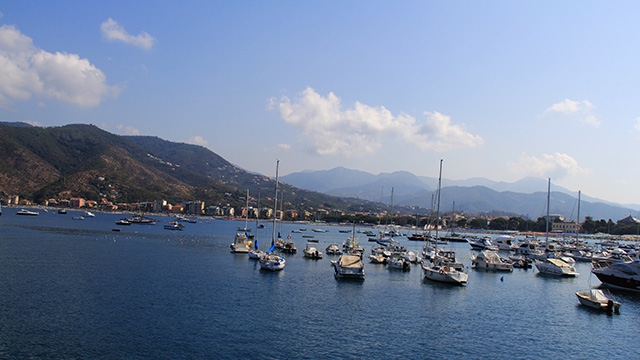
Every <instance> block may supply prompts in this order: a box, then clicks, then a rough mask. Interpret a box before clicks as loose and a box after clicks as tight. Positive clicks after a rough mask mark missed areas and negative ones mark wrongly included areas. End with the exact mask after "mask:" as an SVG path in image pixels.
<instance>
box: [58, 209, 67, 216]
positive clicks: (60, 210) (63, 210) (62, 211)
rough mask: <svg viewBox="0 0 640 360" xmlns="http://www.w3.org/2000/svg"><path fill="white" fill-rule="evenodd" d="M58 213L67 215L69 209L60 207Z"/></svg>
mask: <svg viewBox="0 0 640 360" xmlns="http://www.w3.org/2000/svg"><path fill="white" fill-rule="evenodd" d="M58 214H60V215H66V214H67V210H65V209H58Z"/></svg>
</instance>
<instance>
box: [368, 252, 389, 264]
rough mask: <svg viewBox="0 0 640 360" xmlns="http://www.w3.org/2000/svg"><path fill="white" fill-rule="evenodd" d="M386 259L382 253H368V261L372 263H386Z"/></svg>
mask: <svg viewBox="0 0 640 360" xmlns="http://www.w3.org/2000/svg"><path fill="white" fill-rule="evenodd" d="M387 259H388V258H387V257H386V256H384V255H383V254H382V253H375V254H371V255H369V261H370V262H371V263H372V264H386V263H387Z"/></svg>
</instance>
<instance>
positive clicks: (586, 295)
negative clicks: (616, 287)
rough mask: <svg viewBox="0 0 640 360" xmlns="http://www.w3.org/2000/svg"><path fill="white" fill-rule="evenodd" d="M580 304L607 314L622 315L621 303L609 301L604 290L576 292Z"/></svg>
mask: <svg viewBox="0 0 640 360" xmlns="http://www.w3.org/2000/svg"><path fill="white" fill-rule="evenodd" d="M576 296H577V297H578V300H579V301H580V304H582V305H584V306H587V307H590V308H592V309H596V310H602V311H604V312H606V313H609V314H611V313H615V314H619V313H620V303H619V302H617V301H613V300H611V299H609V298H608V297H607V296H606V295H605V294H604V292H602V290H599V289H591V290H589V291H576Z"/></svg>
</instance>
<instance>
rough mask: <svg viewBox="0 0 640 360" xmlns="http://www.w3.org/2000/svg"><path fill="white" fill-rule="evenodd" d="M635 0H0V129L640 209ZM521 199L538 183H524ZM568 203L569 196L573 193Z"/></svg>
mask: <svg viewBox="0 0 640 360" xmlns="http://www.w3.org/2000/svg"><path fill="white" fill-rule="evenodd" d="M639 16H640V2H637V1H615V2H608V1H545V0H543V1H499V0H496V1H426V0H425V1H402V2H393V1H363V0H354V1H333V0H328V1H315V2H313V1H277V0H276V1H183V2H176V1H137V2H129V1H55V2H54V1H38V0H34V1H11V2H3V3H0V121H23V122H27V123H30V124H32V125H35V126H43V127H50V126H63V125H67V124H80V123H81V124H94V125H96V126H98V127H100V128H102V129H104V130H106V131H108V132H111V133H115V134H119V135H148V136H157V137H160V138H162V139H166V140H170V141H175V142H185V143H190V144H196V145H201V146H204V147H207V148H208V149H210V150H212V151H213V152H215V153H217V154H218V155H220V156H222V157H223V158H225V159H226V160H228V161H230V162H231V163H233V164H235V165H237V166H240V167H242V168H244V169H246V170H249V171H252V172H258V173H262V174H265V175H267V176H272V177H273V176H275V165H276V159H279V160H280V175H286V174H289V173H293V172H299V171H304V170H328V169H332V168H334V167H338V166H343V167H346V168H349V169H356V170H362V171H367V172H370V173H373V174H379V173H390V172H394V171H409V172H412V173H414V174H416V175H418V176H429V177H437V176H438V169H439V161H440V159H443V160H444V162H443V177H444V178H448V179H455V180H462V179H469V178H475V177H481V178H487V179H490V180H493V181H504V182H514V181H517V180H519V179H522V178H524V177H529V176H532V177H538V178H544V179H546V178H550V179H551V183H552V190H553V186H562V187H565V188H567V189H569V190H573V191H576V193H577V192H578V191H579V190H580V191H582V193H583V194H585V195H588V196H591V197H596V198H599V199H603V200H607V201H612V202H618V203H621V204H640V191H637V185H638V183H639V182H640V166H638V165H637V158H636V157H637V156H638V143H639V142H640V101H638V100H639V96H640V42H639V41H638V39H640V22H639V21H637V19H638V17H639ZM532 191H546V188H545V189H532ZM576 195H577V194H576Z"/></svg>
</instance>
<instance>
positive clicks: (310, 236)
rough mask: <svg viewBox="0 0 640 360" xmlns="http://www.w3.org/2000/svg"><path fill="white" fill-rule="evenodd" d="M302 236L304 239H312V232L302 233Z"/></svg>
mask: <svg viewBox="0 0 640 360" xmlns="http://www.w3.org/2000/svg"><path fill="white" fill-rule="evenodd" d="M302 237H303V238H305V239H313V238H314V235H313V234H304V235H302Z"/></svg>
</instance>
